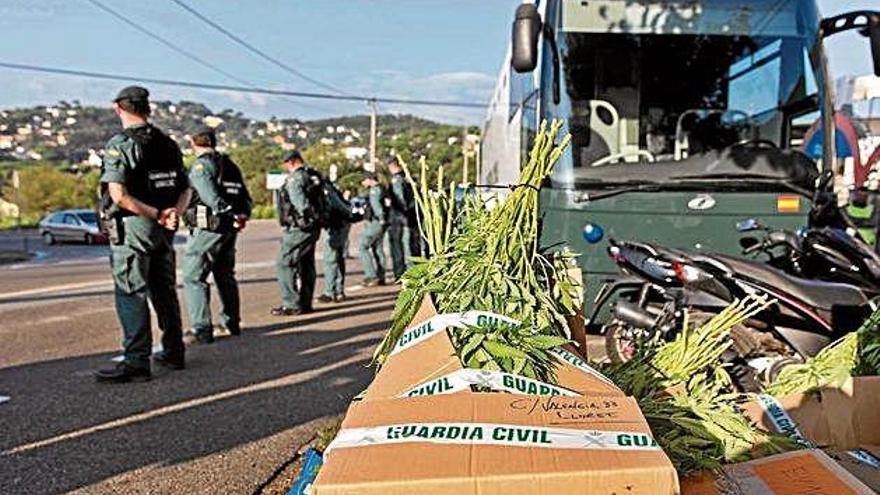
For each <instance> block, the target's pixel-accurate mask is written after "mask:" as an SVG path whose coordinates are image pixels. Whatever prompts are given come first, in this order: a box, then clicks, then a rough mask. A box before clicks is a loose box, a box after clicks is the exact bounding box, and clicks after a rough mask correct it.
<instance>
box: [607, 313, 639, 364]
mask: <svg viewBox="0 0 880 495" xmlns="http://www.w3.org/2000/svg"><path fill="white" fill-rule="evenodd" d="M632 332H633V329H632V328H631V327H629V326H628V325H626V324H625V323H623V322H620V321H612V322H610V323H609V324H607V325H605V326H604V327H602V333H603V334H604V335H605V353H606V355H607V357H608V360H609V361H611V362H612V363H626V362H628V361H630V360H632V358H633V357H634V356H635V354H636V342H635V340H634V339H632V337H631V336H630V335H627V334H628V333H632Z"/></svg>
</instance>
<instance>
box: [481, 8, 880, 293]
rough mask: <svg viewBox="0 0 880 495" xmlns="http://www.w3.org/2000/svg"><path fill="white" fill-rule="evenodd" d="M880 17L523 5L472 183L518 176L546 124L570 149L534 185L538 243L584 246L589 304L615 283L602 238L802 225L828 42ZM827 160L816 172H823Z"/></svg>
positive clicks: (823, 107) (825, 99) (724, 235)
mask: <svg viewBox="0 0 880 495" xmlns="http://www.w3.org/2000/svg"><path fill="white" fill-rule="evenodd" d="M849 29H860V30H861V31H862V32H863V33H864V34H866V35H868V36H869V38H870V46H871V49H872V52H873V56H874V63H875V69H876V71H877V73H878V74H880V13H878V12H865V11H863V12H854V13H850V14H845V15H841V16H836V17H834V18H832V19H825V20H823V19H822V18H821V17H820V15H819V9H818V7H817V5H816V2H815V1H814V0H668V1H660V0H590V1H582V0H535V1H533V2H526V3H524V4H523V5H521V6H519V8H518V9H517V11H516V18H515V20H514V23H513V29H512V39H511V43H510V45H509V48H508V52H507V56H506V58H505V60H504V64H503V68H502V70H501V73H500V76H499V78H498V82H497V84H496V87H495V90H494V93H493V95H492V99H491V102H490V105H489V111H488V114H487V117H486V120H485V124H484V128H483V141H482V150H481V154H482V163H481V166H480V172H479V173H480V183H481V184H483V185H487V186H494V187H493V190H497V189H498V186H505V185H510V184H513V183H515V181H516V180H517V177H518V174H519V170H520V166H521V164H522V162H523V160H524V159H526V158H527V152H528V150H529V148H530V145H531V143H532V140H533V139H534V136H535V133H536V132H537V129H538V126H539V124H540V122H541V121H543V120H551V119H562V120H563V121H564V122H565V131H567V132H568V133H570V134H571V138H572V139H571V146H570V149H569V150H568V151H567V153H566V154H565V155H563V157H562V158H561V159H560V161H559V162H558V163H557V164H556V167H555V169H554V173H553V176H552V177H551V178H550V180H549V181H547V184H546V185H545V187H543V188H542V191H541V196H540V209H541V214H542V217H543V221H542V228H541V245H542V246H545V247H548V248H552V249H559V248H563V247H565V248H568V249H569V250H571V251H573V252H575V253H579V254H580V257H579V261H578V263H579V265H580V268H581V270H582V271H583V274H584V281H585V302H586V303H587V306H588V308H587V309H589V301H591V299H592V298H593V297H595V295H596V293H597V291H598V290H599V288H600V287H601V286H603V285H605V284H607V283H608V282H609V281H611V280H614V279H615V278H616V277H617V270H616V268H615V266H614V264H613V263H612V262H611V260H610V259H609V258H608V256H607V254H606V250H607V247H608V240H609V239H612V238H616V239H622V240H640V241H646V242H654V243H659V244H661V245H666V246H669V247H677V248H685V249H690V250H707V251H713V252H721V253H727V254H738V252H739V249H740V248H739V244H738V240H739V233H738V232H737V231H736V228H735V225H736V223H737V222H739V221H742V220H744V219H747V218H757V219H760V220H761V222H762V223H764V224H766V225H772V226H774V227H781V228H792V229H797V228H798V227H799V226H801V225H804V224H805V223H806V220H807V215H808V213H809V208H810V202H811V198H812V192H813V190H814V189H815V184H816V178H817V176H818V174H819V172H820V170H821V168H822V167H825V168H828V167H832V166H833V164H834V160H833V159H832V157H834V139H824V144H823V148H822V153H821V154H822V156H821V157H820V159H819V160H814V159H811V158H809V157H808V156H807V155H806V154H804V153H803V152H802V151H801V150H800V149H799V146H800V143H801V142H802V141H803V132H804V129H806V128H808V127H810V126H811V125H812V124H813V123H814V122H817V121H818V122H820V129H821V132H822V133H823V135H824V136H830V135H833V134H834V126H833V124H832V117H831V116H832V115H833V107H832V101H831V98H832V95H831V89H830V77H829V74H828V64H827V60H826V56H825V50H824V47H823V38H824V37H827V36H828V35H831V34H834V33H837V32H840V31H845V30H849ZM823 164H824V165H823Z"/></svg>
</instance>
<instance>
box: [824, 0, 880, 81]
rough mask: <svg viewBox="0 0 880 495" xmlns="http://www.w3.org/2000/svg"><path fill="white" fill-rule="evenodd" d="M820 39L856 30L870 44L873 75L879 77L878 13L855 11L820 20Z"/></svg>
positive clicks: (879, 40) (879, 21) (879, 17)
mask: <svg viewBox="0 0 880 495" xmlns="http://www.w3.org/2000/svg"><path fill="white" fill-rule="evenodd" d="M821 28H822V37H823V38H827V37H829V36H833V35H835V34H837V33H840V32H843V31H849V30H850V29H858V30H859V32H861V33H862V34H863V35H865V36H867V37H868V39H869V40H870V43H871V56H872V57H873V58H874V74H875V75H877V76H880V11H876V10H874V11H871V10H857V11H854V12H848V13H846V14H840V15H836V16H834V17H829V18H827V19H822V23H821Z"/></svg>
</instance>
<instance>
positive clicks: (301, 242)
mask: <svg viewBox="0 0 880 495" xmlns="http://www.w3.org/2000/svg"><path fill="white" fill-rule="evenodd" d="M319 234H320V231H315V232H306V231H303V230H300V229H298V228H295V227H288V229H287V230H286V231H285V232H284V234H283V235H282V236H281V251H279V252H278V286H279V288H280V289H281V304H282V306H284V307H285V308H290V309H305V310H307V309H311V308H312V295H313V294H314V292H315V278H316V274H315V243H316V242H317V241H318V235H319Z"/></svg>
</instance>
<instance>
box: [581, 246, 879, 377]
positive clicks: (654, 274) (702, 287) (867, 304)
mask: <svg viewBox="0 0 880 495" xmlns="http://www.w3.org/2000/svg"><path fill="white" fill-rule="evenodd" d="M608 254H609V256H610V257H611V258H612V259H613V260H614V261H615V262H616V263H617V265H618V266H619V267H620V268H621V270H622V271H623V272H624V274H626V275H628V277H626V278H624V279H621V280H618V281H616V282H613V283H610V284H607V285H606V286H605V287H603V288H602V290H601V291H600V293H599V296H598V297H597V300H596V307H595V309H594V312H593V314H592V315H591V321H595V320H594V318H597V317H598V314H599V313H600V312H602V311H603V306H605V305H607V304H609V303H610V301H612V299H614V300H615V301H616V302H615V303H614V305H613V310H612V312H611V318H610V319H609V320H608V322H607V323H606V324H605V325H604V327H603V332H604V334H605V339H606V348H607V351H608V356H609V358H610V359H612V360H616V361H624V360H627V359H630V358H631V357H632V355H633V354H634V351H635V346H637V345H638V344H639V342H641V341H642V339H646V338H647V339H650V338H657V337H659V338H662V339H666V340H671V339H673V338H674V337H675V335H676V334H677V333H678V332H679V331H681V329H682V326H683V324H684V320H685V313H687V314H688V315H689V317H690V320H691V321H696V322H701V321H707V320H708V319H709V318H711V317H712V316H713V315H715V314H717V313H718V312H719V311H720V310H721V309H723V308H724V307H726V306H728V305H729V304H730V303H731V302H733V301H734V300H736V299H741V298H743V297H745V296H747V295H750V294H751V295H767V296H769V297H770V298H772V299H773V300H774V301H775V303H774V304H773V305H772V306H770V307H768V308H767V309H765V310H764V311H762V312H761V313H760V314H758V315H756V316H755V317H753V318H752V319H750V320H748V321H747V322H745V323H744V324H742V325H738V326H737V327H735V328H734V329H733V330H732V332H731V340H732V343H733V345H732V346H731V349H730V350H729V351H728V353H727V354H726V355H725V356H724V360H725V361H726V362H727V363H728V364H729V365H730V371H731V375H732V377H733V378H734V380H735V382H736V383H737V384H738V385H739V386H740V387H741V388H742V389H744V390H755V389H757V386H758V383H759V382H760V381H769V380H773V379H774V378H775V376H776V375H777V374H778V373H779V371H780V370H781V369H782V368H783V367H785V366H787V365H789V364H792V363H796V362H802V361H803V360H804V359H805V358H807V357H810V356H814V355H815V354H816V353H818V352H819V351H820V350H821V349H822V348H824V347H825V346H827V345H828V344H829V343H831V342H832V341H834V340H836V339H837V338H839V337H841V336H843V335H845V334H846V333H848V332H851V331H853V330H855V329H857V328H858V326H859V325H860V324H861V323H862V322H863V321H864V320H865V318H867V316H868V315H869V314H870V313H871V312H872V311H873V310H874V309H875V307H876V304H875V303H874V302H873V301H872V300H871V298H870V294H868V293H866V292H865V291H863V290H861V289H860V288H858V287H856V286H853V285H850V284H842V283H834V282H825V281H815V280H808V279H803V278H797V277H794V276H791V275H789V274H787V273H785V272H784V271H782V270H780V269H778V268H774V267H772V266H770V265H768V264H766V263H762V262H759V261H755V260H746V259H739V258H735V257H732V256H726V255H721V254H703V253H691V252H687V251H683V250H677V249H670V248H665V247H662V246H657V245H653V244H649V243H641V242H626V241H616V240H612V241H611V246H610V247H609V249H608Z"/></svg>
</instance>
